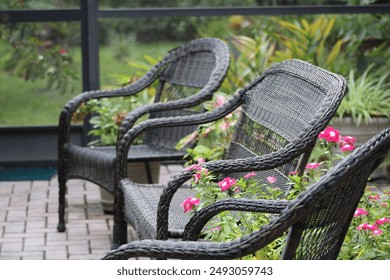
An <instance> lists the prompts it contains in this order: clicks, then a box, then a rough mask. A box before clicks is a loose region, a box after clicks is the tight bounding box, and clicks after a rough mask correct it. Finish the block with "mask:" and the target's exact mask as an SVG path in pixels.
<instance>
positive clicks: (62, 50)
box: [58, 49, 67, 54]
mask: <svg viewBox="0 0 390 280" xmlns="http://www.w3.org/2000/svg"><path fill="white" fill-rule="evenodd" d="M58 52H59V53H60V54H66V53H67V51H66V50H65V49H60V50H59V51H58Z"/></svg>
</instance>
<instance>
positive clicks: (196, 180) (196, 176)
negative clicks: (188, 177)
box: [194, 173, 202, 184]
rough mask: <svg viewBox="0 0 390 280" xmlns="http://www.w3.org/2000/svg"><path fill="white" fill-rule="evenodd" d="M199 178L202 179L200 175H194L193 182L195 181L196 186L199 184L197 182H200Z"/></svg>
mask: <svg viewBox="0 0 390 280" xmlns="http://www.w3.org/2000/svg"><path fill="white" fill-rule="evenodd" d="M201 177H202V175H201V174H200V173H196V174H194V180H195V183H196V184H198V183H199V180H200V178H201Z"/></svg>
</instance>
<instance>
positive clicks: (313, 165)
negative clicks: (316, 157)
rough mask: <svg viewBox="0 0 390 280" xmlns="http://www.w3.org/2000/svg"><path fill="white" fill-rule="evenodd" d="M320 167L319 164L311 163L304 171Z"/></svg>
mask: <svg viewBox="0 0 390 280" xmlns="http://www.w3.org/2000/svg"><path fill="white" fill-rule="evenodd" d="M320 166H321V164H319V163H317V162H312V163H309V164H308V165H306V169H317V168H318V167H320Z"/></svg>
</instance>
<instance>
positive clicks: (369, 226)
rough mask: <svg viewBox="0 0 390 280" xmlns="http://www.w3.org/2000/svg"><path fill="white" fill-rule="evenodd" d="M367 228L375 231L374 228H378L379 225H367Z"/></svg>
mask: <svg viewBox="0 0 390 280" xmlns="http://www.w3.org/2000/svg"><path fill="white" fill-rule="evenodd" d="M367 229H368V230H371V231H373V230H376V229H378V226H377V225H367Z"/></svg>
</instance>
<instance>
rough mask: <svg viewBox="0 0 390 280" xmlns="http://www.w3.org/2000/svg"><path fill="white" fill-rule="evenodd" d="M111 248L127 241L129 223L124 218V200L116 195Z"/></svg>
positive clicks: (115, 247)
mask: <svg viewBox="0 0 390 280" xmlns="http://www.w3.org/2000/svg"><path fill="white" fill-rule="evenodd" d="M119 192H120V190H119ZM112 239H113V240H112V241H113V243H112V246H111V249H117V248H118V247H119V246H121V245H122V244H126V243H127V223H126V221H125V220H124V219H123V212H122V201H121V199H120V198H118V196H117V195H115V200H114V230H113V238H112Z"/></svg>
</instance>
